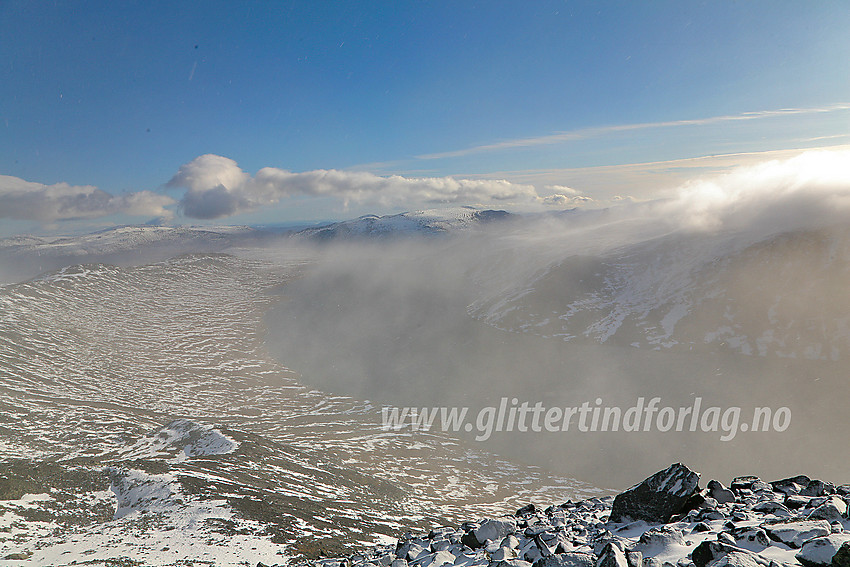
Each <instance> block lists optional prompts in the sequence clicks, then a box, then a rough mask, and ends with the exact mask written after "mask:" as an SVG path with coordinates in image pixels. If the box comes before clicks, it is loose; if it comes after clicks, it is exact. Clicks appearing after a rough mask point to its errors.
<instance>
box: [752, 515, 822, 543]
mask: <svg viewBox="0 0 850 567" xmlns="http://www.w3.org/2000/svg"><path fill="white" fill-rule="evenodd" d="M761 527H762V528H763V529H764V531H765V533H767V535H768V537H769V538H770V539H772V540H774V541H778V542H780V543H784V544H785V545H787V546H789V547H794V548H799V547H802V546H803V544H804V543H806V542H807V541H809V540H810V539H813V538H816V537H823V536H826V535H829V534H830V533H832V529H831V528H830V525H829V522H827V521H825V520H817V521H801V522H782V523H778V524H763V525H762V526H761Z"/></svg>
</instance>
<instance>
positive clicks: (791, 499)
mask: <svg viewBox="0 0 850 567" xmlns="http://www.w3.org/2000/svg"><path fill="white" fill-rule="evenodd" d="M811 501H812V497H811V496H800V495H798V494H794V495H791V496H788V497H786V498H785V506H786V507H787V508H788V509H790V510H797V509H798V508H805V507H807V506H808V505H809V503H810V502H811Z"/></svg>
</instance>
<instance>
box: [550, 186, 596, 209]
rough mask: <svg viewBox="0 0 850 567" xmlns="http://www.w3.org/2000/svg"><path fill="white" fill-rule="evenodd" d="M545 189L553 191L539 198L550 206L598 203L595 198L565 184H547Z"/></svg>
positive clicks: (575, 205) (577, 205)
mask: <svg viewBox="0 0 850 567" xmlns="http://www.w3.org/2000/svg"><path fill="white" fill-rule="evenodd" d="M543 189H544V190H545V191H546V192H547V193H548V192H552V194H551V195H547V196H546V197H540V198H539V201H540V202H541V203H542V204H544V205H546V206H548V207H579V206H583V205H584V206H586V205H593V204H596V200H595V199H592V198H590V197H588V196H587V195H583V194H582V192H581V191H579V190H577V189H573V188H572V187H567V186H565V185H546V186H544V187H543Z"/></svg>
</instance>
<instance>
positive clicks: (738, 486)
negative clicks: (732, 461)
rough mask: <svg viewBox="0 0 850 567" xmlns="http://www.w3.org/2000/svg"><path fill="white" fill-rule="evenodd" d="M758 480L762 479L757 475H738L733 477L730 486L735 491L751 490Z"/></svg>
mask: <svg viewBox="0 0 850 567" xmlns="http://www.w3.org/2000/svg"><path fill="white" fill-rule="evenodd" d="M757 482H761V479H760V478H759V477H757V476H736V477H735V478H733V479H732V484H731V485H729V488H731V489H732V490H733V491H735V492H740V491H741V490H751V489H752V488H753V485H754V484H755V483H757Z"/></svg>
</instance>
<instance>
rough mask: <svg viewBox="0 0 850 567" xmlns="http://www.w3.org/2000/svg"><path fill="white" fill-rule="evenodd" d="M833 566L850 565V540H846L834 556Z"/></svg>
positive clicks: (842, 566) (847, 566) (843, 566)
mask: <svg viewBox="0 0 850 567" xmlns="http://www.w3.org/2000/svg"><path fill="white" fill-rule="evenodd" d="M832 567H850V542H844V543H843V544H841V547H839V548H838V552H836V554H835V555H833V556H832Z"/></svg>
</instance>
